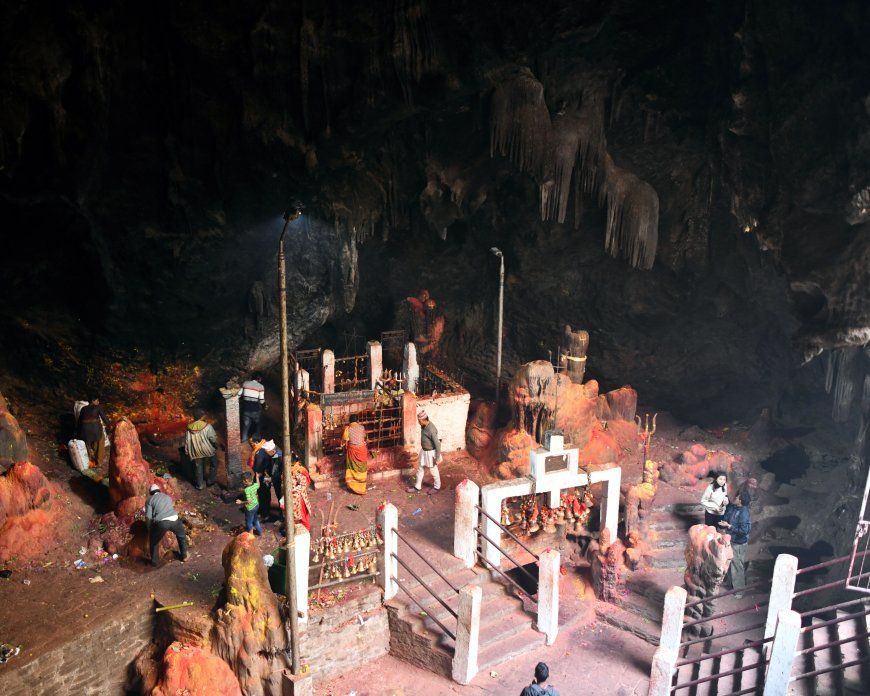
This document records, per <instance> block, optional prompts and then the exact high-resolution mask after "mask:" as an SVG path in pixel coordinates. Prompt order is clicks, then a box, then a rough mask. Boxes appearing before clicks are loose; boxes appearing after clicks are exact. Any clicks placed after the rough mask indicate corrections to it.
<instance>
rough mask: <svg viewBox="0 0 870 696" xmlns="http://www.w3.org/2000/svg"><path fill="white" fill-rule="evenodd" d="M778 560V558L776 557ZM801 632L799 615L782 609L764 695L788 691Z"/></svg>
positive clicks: (776, 694)
mask: <svg viewBox="0 0 870 696" xmlns="http://www.w3.org/2000/svg"><path fill="white" fill-rule="evenodd" d="M777 560H778V559H777ZM800 634H801V615H800V614H798V613H797V612H796V611H792V610H791V609H783V610H782V611H780V612H779V614H778V616H777V624H776V637H775V638H774V639H773V648H772V650H771V653H770V662H768V664H767V675H766V676H765V679H764V696H780V694H787V693H788V682H789V677H790V676H791V668H792V663H793V662H794V654H795V651H796V650H797V645H798V638H800Z"/></svg>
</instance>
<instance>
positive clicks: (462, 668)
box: [453, 585, 483, 684]
mask: <svg viewBox="0 0 870 696" xmlns="http://www.w3.org/2000/svg"><path fill="white" fill-rule="evenodd" d="M482 597H483V590H482V589H481V587H480V585H466V586H465V587H463V588H462V589H461V590H459V612H458V614H459V616H458V617H457V618H456V649H455V650H454V653H453V681H455V682H459V683H460V684H469V683H471V680H472V679H474V675H476V674H477V655H478V648H479V644H480V604H481V598H482Z"/></svg>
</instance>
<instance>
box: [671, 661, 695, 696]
mask: <svg viewBox="0 0 870 696" xmlns="http://www.w3.org/2000/svg"><path fill="white" fill-rule="evenodd" d="M697 673H698V663H697V662H690V663H689V664H687V665H682V666H681V667H678V668H677V673H676V675H675V676H674V680H673V682H671V683H672V685H679V684H686V683H688V682H691V681H695V678H696V677H695V675H696V674H697ZM677 693H678V694H687V695H689V694H693V693H694V688H693V687H687V688H685V689H680V690H678V691H677Z"/></svg>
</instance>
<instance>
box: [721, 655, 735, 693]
mask: <svg viewBox="0 0 870 696" xmlns="http://www.w3.org/2000/svg"><path fill="white" fill-rule="evenodd" d="M739 662H740V652H739V651H737V652H733V653H728V654H727V655H723V656H722V657H720V658H719V670H718V671H719V674H722V675H725V676H722V677H720V678H719V679H718V681H717V682H716V693H717V694H733V693H734V692H735V691H740V689H738V688H737V684H738V682H739V677H740V675H739V673H738V674H731V675H727V674H726V672H730V671H731V670H733V669H737V668H738V665H739Z"/></svg>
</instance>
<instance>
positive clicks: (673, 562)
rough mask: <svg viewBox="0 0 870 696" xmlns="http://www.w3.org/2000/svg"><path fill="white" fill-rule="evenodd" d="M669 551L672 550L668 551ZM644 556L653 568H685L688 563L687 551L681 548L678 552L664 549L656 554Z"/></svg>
mask: <svg viewBox="0 0 870 696" xmlns="http://www.w3.org/2000/svg"><path fill="white" fill-rule="evenodd" d="M668 551H670V552H669V553H668ZM644 558H646V559H647V562H648V563H649V564H650V566H652V567H653V568H660V569H661V568H683V567H685V565H686V556H685V552H684V551H682V550H680V549H676V552H674V551H673V550H671V549H664V550H663V552H661V553H658V554H656V555H655V556H645V557H644Z"/></svg>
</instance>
